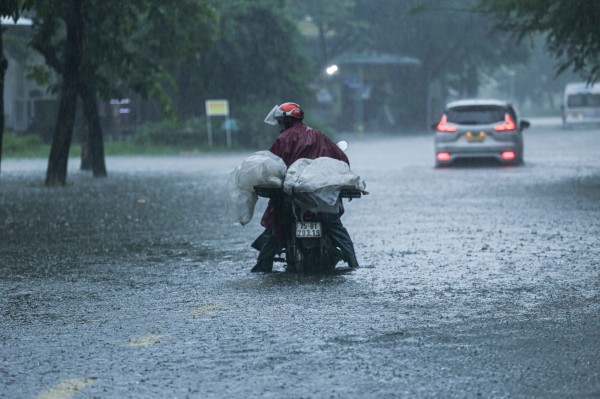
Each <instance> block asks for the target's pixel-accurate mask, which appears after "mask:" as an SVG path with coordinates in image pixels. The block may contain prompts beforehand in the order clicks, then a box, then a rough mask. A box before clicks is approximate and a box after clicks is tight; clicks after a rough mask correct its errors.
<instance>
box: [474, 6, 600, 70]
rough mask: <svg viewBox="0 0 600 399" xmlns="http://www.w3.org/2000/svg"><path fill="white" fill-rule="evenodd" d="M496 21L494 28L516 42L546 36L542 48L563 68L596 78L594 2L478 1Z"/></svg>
mask: <svg viewBox="0 0 600 399" xmlns="http://www.w3.org/2000/svg"><path fill="white" fill-rule="evenodd" d="M480 8H481V9H482V10H484V11H486V12H490V13H492V14H494V15H495V16H496V17H497V18H498V22H497V27H498V28H499V29H502V30H506V31H509V32H513V33H514V34H515V35H516V36H517V37H518V38H519V39H520V40H521V39H523V38H525V37H527V36H530V35H531V34H536V33H543V34H545V35H546V47H547V49H548V50H549V51H550V52H551V53H552V54H554V56H555V57H556V58H557V60H558V65H557V73H559V74H560V73H562V72H563V71H565V70H567V69H572V70H573V71H575V72H577V73H580V74H582V75H583V76H584V77H586V78H587V79H588V80H590V81H597V80H598V79H600V28H599V27H600V6H599V4H598V0H577V1H574V0H535V1H534V0H480Z"/></svg>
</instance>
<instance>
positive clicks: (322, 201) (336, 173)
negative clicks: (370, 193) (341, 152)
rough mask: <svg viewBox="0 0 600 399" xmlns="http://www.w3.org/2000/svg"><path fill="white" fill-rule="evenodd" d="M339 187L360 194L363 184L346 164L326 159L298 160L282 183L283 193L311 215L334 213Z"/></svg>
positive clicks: (363, 187)
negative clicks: (315, 213)
mask: <svg viewBox="0 0 600 399" xmlns="http://www.w3.org/2000/svg"><path fill="white" fill-rule="evenodd" d="M342 187H353V188H355V189H357V190H361V191H364V190H365V188H366V184H365V182H364V181H363V180H362V179H361V178H360V176H357V175H355V174H353V173H352V172H351V171H350V167H349V166H348V164H347V163H345V162H342V161H338V160H337V159H333V158H328V157H321V158H317V159H306V158H300V159H298V160H297V161H296V162H294V163H293V164H292V165H290V167H289V168H288V171H287V173H286V175H285V180H284V182H283V190H284V191H285V192H286V193H288V194H290V195H293V198H294V200H295V201H297V202H298V203H300V204H301V205H302V206H304V207H306V208H308V209H310V210H312V211H313V212H326V213H338V212H339V209H340V199H339V195H340V191H341V190H342Z"/></svg>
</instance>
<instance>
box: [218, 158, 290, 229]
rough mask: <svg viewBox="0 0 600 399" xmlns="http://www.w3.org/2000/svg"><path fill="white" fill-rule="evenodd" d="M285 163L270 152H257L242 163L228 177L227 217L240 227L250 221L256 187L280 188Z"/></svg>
mask: <svg viewBox="0 0 600 399" xmlns="http://www.w3.org/2000/svg"><path fill="white" fill-rule="evenodd" d="M285 171H286V167H285V163H284V162H283V160H282V159H281V158H279V157H278V156H277V155H275V154H273V153H272V152H270V151H258V152H255V153H254V154H252V155H250V156H249V157H247V158H245V159H244V160H243V161H242V164H241V165H239V166H236V167H235V169H234V170H233V171H232V172H231V174H230V175H229V180H228V182H227V185H228V187H229V204H228V207H227V210H228V212H229V215H230V216H231V217H232V218H233V219H234V220H235V221H236V222H239V223H240V224H242V225H245V224H247V223H248V222H250V220H252V216H253V215H254V207H255V205H256V201H257V200H258V196H257V195H256V193H255V192H254V186H256V185H259V184H260V185H274V186H278V187H280V186H281V183H282V181H283V178H284V177H285Z"/></svg>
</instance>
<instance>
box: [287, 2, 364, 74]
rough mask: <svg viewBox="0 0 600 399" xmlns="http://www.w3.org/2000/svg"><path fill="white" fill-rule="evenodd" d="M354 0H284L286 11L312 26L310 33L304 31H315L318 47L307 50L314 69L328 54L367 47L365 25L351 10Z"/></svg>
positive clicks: (319, 65)
mask: <svg viewBox="0 0 600 399" xmlns="http://www.w3.org/2000/svg"><path fill="white" fill-rule="evenodd" d="M356 3H357V1H356V0H328V1H322V0H303V1H287V2H286V5H287V8H288V12H289V13H290V14H291V15H292V16H293V17H294V19H296V20H298V21H302V22H303V24H304V25H305V26H307V27H310V26H311V25H313V26H314V29H313V30H314V33H313V32H309V31H307V29H305V33H307V36H308V37H309V38H310V40H314V39H312V37H313V36H315V35H316V42H317V46H316V47H317V48H318V51H317V53H316V54H314V55H313V54H311V58H312V59H313V60H314V64H315V65H314V67H315V68H316V70H317V71H319V70H323V68H325V67H326V66H327V65H328V63H329V62H330V59H331V58H334V57H335V56H337V55H339V54H341V53H344V52H346V51H350V50H352V51H357V50H361V49H367V48H369V47H370V45H371V44H372V43H371V42H370V38H369V34H368V31H369V25H368V24H367V23H366V22H365V21H363V20H361V19H358V18H355V15H354V12H355V7H356Z"/></svg>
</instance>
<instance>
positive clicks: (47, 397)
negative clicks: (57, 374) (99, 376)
mask: <svg viewBox="0 0 600 399" xmlns="http://www.w3.org/2000/svg"><path fill="white" fill-rule="evenodd" d="M95 380H96V378H95V377H89V378H80V379H72V380H64V381H61V382H59V383H58V384H56V385H55V386H54V387H52V388H50V389H49V390H47V391H45V392H42V393H41V394H39V395H38V396H36V399H68V398H72V397H73V396H75V395H76V394H77V393H79V392H80V391H82V390H83V389H84V388H85V387H86V386H88V385H89V384H91V383H92V382H94V381H95Z"/></svg>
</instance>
